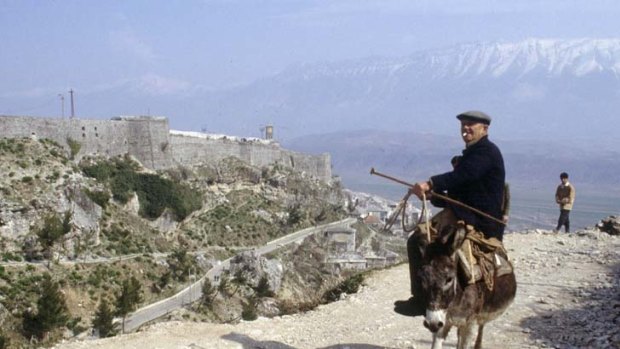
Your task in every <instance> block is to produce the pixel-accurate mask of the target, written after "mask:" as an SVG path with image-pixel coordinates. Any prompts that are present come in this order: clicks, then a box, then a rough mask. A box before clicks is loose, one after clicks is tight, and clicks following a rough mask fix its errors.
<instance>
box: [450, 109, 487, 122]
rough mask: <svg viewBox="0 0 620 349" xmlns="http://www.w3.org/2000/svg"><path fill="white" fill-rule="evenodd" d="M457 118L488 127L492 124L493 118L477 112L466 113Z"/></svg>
mask: <svg viewBox="0 0 620 349" xmlns="http://www.w3.org/2000/svg"><path fill="white" fill-rule="evenodd" d="M456 118H457V119H459V120H469V121H476V122H480V123H483V124H486V125H490V124H491V117H490V116H488V115H487V114H485V113H483V112H481V111H477V110H470V111H466V112H464V113H461V114H459V115H457V116H456Z"/></svg>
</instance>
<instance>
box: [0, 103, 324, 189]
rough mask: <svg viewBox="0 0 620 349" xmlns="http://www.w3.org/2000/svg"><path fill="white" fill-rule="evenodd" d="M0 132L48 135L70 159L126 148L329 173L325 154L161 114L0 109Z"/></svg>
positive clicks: (180, 158) (168, 161) (137, 153)
mask: <svg viewBox="0 0 620 349" xmlns="http://www.w3.org/2000/svg"><path fill="white" fill-rule="evenodd" d="M0 137H4V138H21V137H36V138H39V139H44V138H48V139H51V140H54V141H55V142H57V143H58V144H60V145H61V146H63V147H65V148H66V149H68V150H70V143H75V142H77V143H79V145H80V148H79V149H80V150H79V152H78V153H77V154H76V155H75V157H76V159H79V158H81V157H84V156H86V155H90V154H103V155H106V156H117V155H124V154H129V155H131V156H133V157H134V158H136V159H137V160H138V161H140V162H141V163H142V164H143V165H144V166H145V167H147V168H150V169H153V170H163V169H167V168H173V167H178V166H190V165H194V164H198V163H206V164H210V163H216V162H218V161H219V160H221V159H223V158H226V157H229V156H235V157H237V158H239V159H241V160H242V161H244V162H246V163H248V164H250V165H253V166H257V167H262V166H266V165H270V164H276V163H277V164H281V165H284V166H287V167H290V168H293V169H295V170H297V171H300V172H305V173H306V174H309V175H311V176H314V177H316V178H319V179H321V180H324V181H329V180H330V179H331V178H332V173H331V157H330V155H329V154H327V153H325V154H320V155H310V154H303V153H298V152H294V151H290V150H286V149H283V148H282V147H280V145H279V144H278V143H277V142H275V141H274V140H272V139H258V138H239V137H231V136H223V135H212V134H205V133H199V132H183V131H174V130H170V127H169V126H168V119H167V118H166V117H155V116H120V117H114V118H112V119H111V120H93V119H78V118H71V119H59V118H39V117H27V116H6V115H0Z"/></svg>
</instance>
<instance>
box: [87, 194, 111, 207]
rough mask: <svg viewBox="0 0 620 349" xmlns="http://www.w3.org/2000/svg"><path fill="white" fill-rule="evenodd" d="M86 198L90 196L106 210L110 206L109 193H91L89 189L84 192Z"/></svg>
mask: <svg viewBox="0 0 620 349" xmlns="http://www.w3.org/2000/svg"><path fill="white" fill-rule="evenodd" d="M84 192H85V193H86V196H88V197H89V198H90V199H91V200H93V202H94V203H96V204H97V205H99V206H101V207H102V208H104V209H105V208H106V207H107V206H108V201H110V194H109V193H108V192H107V191H90V190H88V189H86V190H84Z"/></svg>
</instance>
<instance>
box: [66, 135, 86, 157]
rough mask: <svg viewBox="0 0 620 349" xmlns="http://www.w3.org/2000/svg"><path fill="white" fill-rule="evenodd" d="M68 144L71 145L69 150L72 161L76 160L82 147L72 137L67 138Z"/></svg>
mask: <svg viewBox="0 0 620 349" xmlns="http://www.w3.org/2000/svg"><path fill="white" fill-rule="evenodd" d="M67 144H68V145H69V149H71V159H74V158H75V156H76V155H77V154H78V153H79V152H80V149H81V148H82V145H81V144H80V142H78V141H76V140H74V139H72V138H71V137H67Z"/></svg>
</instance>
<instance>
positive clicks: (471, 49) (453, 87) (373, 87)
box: [185, 39, 620, 140]
mask: <svg viewBox="0 0 620 349" xmlns="http://www.w3.org/2000/svg"><path fill="white" fill-rule="evenodd" d="M619 97H620V39H578V40H559V39H528V40H525V41H522V42H517V43H498V42H494V43H473V44H462V45H457V46H453V47H447V48H445V49H437V50H430V51H421V52H417V53H415V54H412V55H410V56H408V57H400V58H368V59H360V60H351V61H342V62H331V63H322V64H311V65H309V64H305V65H299V66H296V67H291V68H289V69H287V70H285V71H283V72H282V73H280V74H278V75H276V76H273V77H269V78H264V79H261V80H258V81H255V82H254V83H252V84H250V85H247V86H244V87H240V88H237V89H234V90H229V91H221V92H217V93H210V94H208V95H206V96H204V97H203V98H200V99H197V100H194V101H188V104H187V105H186V106H185V108H192V109H195V110H200V111H201V115H200V121H199V120H198V119H196V122H202V123H204V122H205V121H204V120H206V123H207V124H208V126H210V128H212V129H213V130H214V131H218V130H231V132H234V133H238V134H243V135H253V134H256V133H257V130H258V126H259V125H260V124H265V123H273V124H274V125H275V126H276V132H278V131H280V133H279V134H278V133H276V137H277V136H280V137H293V136H297V135H302V134H311V133H324V132H330V131H334V130H346V129H361V128H380V129H386V130H416V131H422V132H435V133H436V132H439V133H444V134H448V133H453V132H458V130H457V129H456V127H457V126H456V124H455V123H454V115H456V114H457V113H459V112H462V111H464V110H470V109H480V110H484V111H486V112H488V113H489V114H491V115H492V116H493V117H494V123H493V125H492V127H493V128H494V132H495V133H496V134H498V135H500V136H505V137H509V138H528V137H530V138H531V137H533V138H546V137H551V138H554V139H558V140H568V139H572V138H575V137H578V138H584V137H585V136H590V137H592V136H597V137H615V138H617V137H616V136H615V134H614V133H615V132H612V130H611V128H610V127H609V125H610V124H611V123H613V122H614V121H615V115H616V114H617V112H618V110H620V98H619ZM581 120H588V123H587V124H585V125H584V124H583V123H581V122H580V121H581ZM194 124H196V123H194ZM527 126H535V127H527Z"/></svg>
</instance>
